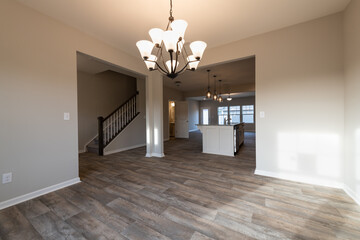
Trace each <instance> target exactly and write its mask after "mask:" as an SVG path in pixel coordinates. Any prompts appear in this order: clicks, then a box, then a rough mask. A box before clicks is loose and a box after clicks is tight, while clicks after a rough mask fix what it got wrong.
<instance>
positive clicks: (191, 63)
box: [187, 55, 200, 71]
mask: <svg viewBox="0 0 360 240" xmlns="http://www.w3.org/2000/svg"><path fill="white" fill-rule="evenodd" d="M187 60H188V62H189V68H190V70H192V71H195V70H196V69H197V67H198V65H199V62H200V61H199V60H196V59H195V57H194V55H190V56H189V57H188V58H187Z"/></svg>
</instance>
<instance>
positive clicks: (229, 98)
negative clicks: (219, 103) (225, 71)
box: [226, 87, 232, 102]
mask: <svg viewBox="0 0 360 240" xmlns="http://www.w3.org/2000/svg"><path fill="white" fill-rule="evenodd" d="M228 93H229V95H228V97H227V98H226V100H227V101H228V102H230V101H231V100H232V97H231V96H230V87H229V88H228Z"/></svg>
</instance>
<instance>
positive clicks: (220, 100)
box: [218, 80, 223, 103]
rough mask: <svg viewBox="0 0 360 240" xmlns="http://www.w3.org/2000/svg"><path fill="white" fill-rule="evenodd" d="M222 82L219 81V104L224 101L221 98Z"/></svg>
mask: <svg viewBox="0 0 360 240" xmlns="http://www.w3.org/2000/svg"><path fill="white" fill-rule="evenodd" d="M221 81H222V80H219V97H218V102H220V103H221V102H222V101H223V98H222V97H221Z"/></svg>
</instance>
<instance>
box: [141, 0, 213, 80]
mask: <svg viewBox="0 0 360 240" xmlns="http://www.w3.org/2000/svg"><path fill="white" fill-rule="evenodd" d="M187 25H188V24H187V22H186V21H185V20H174V17H173V15H172V0H170V17H169V22H168V24H167V27H166V30H165V31H163V30H162V29H160V28H152V29H150V31H149V35H150V37H151V40H152V42H151V41H148V40H141V41H138V42H137V43H136V46H137V47H138V49H139V51H140V54H141V57H142V58H143V59H144V62H145V64H146V67H147V68H148V69H149V70H150V71H153V70H158V71H159V72H161V73H162V74H164V75H166V76H168V77H169V78H172V79H174V78H176V77H177V76H178V75H179V74H181V73H183V72H184V71H185V70H191V71H195V70H196V68H197V66H198V64H199V62H200V60H201V58H202V55H203V53H204V51H205V48H206V46H207V45H206V43H205V42H203V41H195V42H192V43H191V44H190V49H191V52H192V55H189V54H188V53H187V50H186V48H185V46H184V44H185V39H184V35H185V30H186V28H187ZM154 47H155V49H154ZM153 51H154V52H155V55H153V54H152V53H153ZM181 59H182V61H180V60H181ZM180 62H181V63H180Z"/></svg>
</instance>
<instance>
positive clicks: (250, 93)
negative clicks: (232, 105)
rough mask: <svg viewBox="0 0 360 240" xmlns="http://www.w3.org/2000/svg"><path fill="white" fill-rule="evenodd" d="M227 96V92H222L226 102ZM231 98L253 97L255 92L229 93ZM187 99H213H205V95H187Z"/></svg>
mask: <svg viewBox="0 0 360 240" xmlns="http://www.w3.org/2000/svg"><path fill="white" fill-rule="evenodd" d="M228 96H229V94H223V95H222V97H223V98H224V101H225V102H226V101H227V100H226V98H227V97H228ZM230 96H231V98H244V97H253V96H255V92H240V93H231V94H230ZM187 99H188V100H195V101H213V100H212V99H206V98H205V96H201V97H188V98H187Z"/></svg>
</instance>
